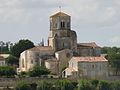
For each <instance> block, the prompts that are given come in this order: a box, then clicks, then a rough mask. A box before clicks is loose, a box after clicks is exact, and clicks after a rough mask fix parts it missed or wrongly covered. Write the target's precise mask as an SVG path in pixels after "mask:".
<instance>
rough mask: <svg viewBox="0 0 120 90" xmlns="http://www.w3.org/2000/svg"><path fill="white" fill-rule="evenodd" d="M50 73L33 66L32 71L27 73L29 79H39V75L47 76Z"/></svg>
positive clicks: (42, 68)
mask: <svg viewBox="0 0 120 90" xmlns="http://www.w3.org/2000/svg"><path fill="white" fill-rule="evenodd" d="M49 73H50V71H49V70H48V69H47V68H45V67H40V66H34V67H33V70H31V71H29V75H30V76H31V77H40V76H41V75H48V74H49Z"/></svg>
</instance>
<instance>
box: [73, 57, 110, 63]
mask: <svg viewBox="0 0 120 90" xmlns="http://www.w3.org/2000/svg"><path fill="white" fill-rule="evenodd" d="M72 60H76V61H77V62H107V61H108V60H107V59H105V57H73V58H72Z"/></svg>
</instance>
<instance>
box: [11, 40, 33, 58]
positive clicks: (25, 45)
mask: <svg viewBox="0 0 120 90" xmlns="http://www.w3.org/2000/svg"><path fill="white" fill-rule="evenodd" d="M32 47H34V43H33V42H31V41H30V40H28V39H26V40H24V39H23V40H19V42H18V43H16V44H15V45H13V47H12V48H11V54H12V55H13V56H16V57H18V58H19V57H20V53H22V52H23V51H25V50H27V49H30V48H32Z"/></svg>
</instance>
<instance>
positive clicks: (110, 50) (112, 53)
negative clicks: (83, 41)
mask: <svg viewBox="0 0 120 90" xmlns="http://www.w3.org/2000/svg"><path fill="white" fill-rule="evenodd" d="M102 53H105V54H107V59H108V61H109V64H110V65H111V67H113V68H115V69H116V75H117V72H118V71H120V48H118V47H103V48H102Z"/></svg>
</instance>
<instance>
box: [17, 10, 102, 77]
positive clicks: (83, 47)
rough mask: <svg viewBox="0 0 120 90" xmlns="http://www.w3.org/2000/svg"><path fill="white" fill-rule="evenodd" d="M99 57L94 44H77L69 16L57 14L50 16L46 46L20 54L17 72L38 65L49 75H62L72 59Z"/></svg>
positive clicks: (97, 47) (99, 50) (98, 50)
mask: <svg viewBox="0 0 120 90" xmlns="http://www.w3.org/2000/svg"><path fill="white" fill-rule="evenodd" d="M100 55H101V48H100V47H99V46H98V45H97V44H96V43H95V42H91V43H77V34H76V32H75V31H74V30H71V16H69V15H67V14H66V13H64V12H58V13H56V14H54V15H52V16H50V31H49V37H48V45H47V46H36V47H33V48H31V49H28V50H25V51H24V52H22V53H21V55H20V60H19V68H18V72H21V71H26V72H27V71H29V70H31V69H32V68H33V67H34V66H35V65H40V66H45V67H46V68H48V69H50V71H51V74H54V75H62V72H63V71H64V70H65V69H66V67H68V66H69V65H68V64H69V61H70V60H71V58H72V57H100ZM98 59H99V58H98ZM73 68H74V67H73ZM64 74H65V71H64ZM65 76H66V75H65Z"/></svg>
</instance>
